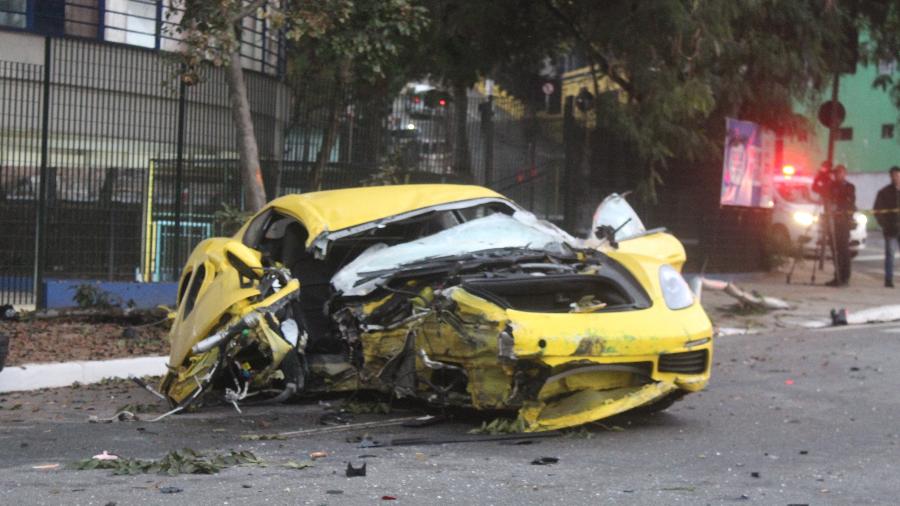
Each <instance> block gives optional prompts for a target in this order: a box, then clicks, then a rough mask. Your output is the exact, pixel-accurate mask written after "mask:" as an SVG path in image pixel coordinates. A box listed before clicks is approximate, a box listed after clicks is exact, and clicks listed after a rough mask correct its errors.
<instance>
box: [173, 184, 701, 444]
mask: <svg viewBox="0 0 900 506" xmlns="http://www.w3.org/2000/svg"><path fill="white" fill-rule="evenodd" d="M623 203H624V200H622V199H621V198H619V201H618V202H612V203H610V204H611V205H610V206H609V207H610V209H611V210H610V212H609V213H605V212H604V206H603V205H601V207H600V209H598V216H595V224H597V223H599V224H601V226H599V227H598V231H599V232H600V236H601V237H600V238H598V237H596V236H595V235H593V234H592V237H591V238H589V239H577V238H575V237H572V236H570V235H569V234H567V233H565V232H563V231H562V230H560V229H559V228H557V227H556V226H554V225H552V224H550V223H547V222H544V221H541V220H538V219H537V218H536V217H535V216H534V215H532V214H531V213H529V212H527V211H525V210H523V209H522V208H520V207H519V206H517V205H516V204H515V203H513V202H512V201H510V200H508V199H506V198H505V197H503V196H502V195H499V194H497V193H495V192H493V191H491V190H488V189H486V188H481V187H477V186H457V185H407V186H381V187H367V188H353V189H346V190H334V191H323V192H316V193H307V194H302V195H288V196H285V197H281V198H279V199H276V200H274V201H272V202H271V203H270V204H269V205H268V206H266V207H265V208H264V209H263V210H262V211H260V212H259V213H257V214H256V215H255V216H254V217H253V218H251V219H250V220H249V221H248V222H247V223H246V224H245V225H244V226H243V227H242V228H241V229H240V230H239V231H238V232H237V234H236V235H235V236H234V237H232V238H213V239H208V240H206V241H203V242H202V243H200V244H199V245H198V246H197V247H196V249H195V250H194V251H193V253H192V254H191V256H190V258H189V260H188V262H187V265H186V266H185V268H184V271H183V273H182V275H181V278H180V284H179V289H178V309H177V315H176V317H175V320H174V322H173V325H172V330H171V335H170V339H171V346H172V350H171V356H170V360H169V364H168V374H167V375H166V376H165V377H164V379H163V381H162V384H161V390H162V393H163V394H164V395H165V396H166V397H167V398H168V399H169V400H170V402H171V403H172V405H173V407H174V409H175V410H178V409H183V408H185V407H187V406H188V405H190V404H191V403H193V402H198V401H200V400H202V399H209V398H214V399H218V400H225V401H226V402H230V403H232V404H234V405H235V407H238V409H239V403H241V402H242V401H244V400H245V399H249V398H251V397H253V396H258V397H261V398H270V399H272V398H274V399H275V400H284V399H287V398H289V397H293V396H296V395H303V394H310V393H316V392H325V391H327V392H335V391H349V390H359V389H370V390H378V391H382V392H390V393H392V394H393V395H396V396H400V397H403V396H412V397H416V398H419V399H423V400H425V401H427V402H430V403H434V404H438V405H447V406H470V407H474V408H477V409H500V410H506V409H509V410H518V412H519V417H520V419H521V420H522V422H524V425H525V427H527V429H528V430H531V431H540V430H551V429H558V428H563V427H570V426H575V425H580V424H583V423H587V422H591V421H594V420H599V419H601V418H604V417H608V416H611V415H614V414H617V413H621V412H623V411H627V410H630V409H633V408H638V407H645V408H646V409H664V408H665V407H668V406H669V405H671V403H672V402H673V401H674V400H676V399H678V398H679V397H681V396H682V395H684V394H685V393H687V392H693V391H697V390H700V389H702V388H703V387H704V386H705V385H706V383H707V380H708V378H709V370H710V363H711V358H712V326H711V324H710V321H709V319H708V318H707V316H706V314H705V313H704V311H703V309H702V308H701V306H700V304H699V301H697V300H696V298H695V297H694V295H693V293H692V292H691V290H690V288H689V286H688V284H687V283H686V282H685V281H684V279H683V278H682V276H681V274H680V273H679V270H680V268H681V265H682V264H683V262H684V259H685V257H684V249H683V248H682V246H681V244H680V243H679V242H678V241H677V240H676V239H675V238H674V237H672V236H671V235H668V234H665V233H664V232H662V231H655V232H654V231H650V232H647V231H645V230H643V225H640V224H639V220H638V219H637V217H636V216H630V217H625V216H627V215H628V212H631V213H632V214H633V211H631V209H630V207H627V204H624V206H625V207H626V208H627V209H626V212H624V213H622V212H621V205H622V204H623ZM604 204H607V202H604ZM613 204H615V205H613ZM616 206H618V209H616ZM623 217H624V218H623ZM616 219H623V221H624V223H616V222H615V220H616ZM604 220H606V221H605V222H606V223H609V224H608V225H602V224H603V223H604ZM611 220H612V221H611ZM614 225H615V226H614ZM636 225H639V226H636ZM623 231H625V232H628V234H626V236H625V237H623V235H622V232H623ZM628 235H630V237H628Z"/></svg>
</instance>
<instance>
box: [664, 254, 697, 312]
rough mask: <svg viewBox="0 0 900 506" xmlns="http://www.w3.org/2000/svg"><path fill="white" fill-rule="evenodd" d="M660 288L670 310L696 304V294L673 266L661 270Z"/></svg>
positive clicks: (665, 266) (666, 266)
mask: <svg viewBox="0 0 900 506" xmlns="http://www.w3.org/2000/svg"><path fill="white" fill-rule="evenodd" d="M659 286H660V287H662V294H663V300H665V301H666V306H668V307H669V309H672V310H675V309H684V308H686V307H689V306H691V305H692V304H693V303H694V293H693V292H691V287H690V286H688V284H687V281H685V280H684V277H683V276H682V275H681V274H680V273H679V272H678V271H676V270H675V268H673V267H672V266H671V265H668V264H666V265H663V266H662V267H660V268H659Z"/></svg>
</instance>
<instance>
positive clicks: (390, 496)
mask: <svg viewBox="0 0 900 506" xmlns="http://www.w3.org/2000/svg"><path fill="white" fill-rule="evenodd" d="M381 500H382V501H396V500H397V498H396V497H394V496H392V495H383V496H381Z"/></svg>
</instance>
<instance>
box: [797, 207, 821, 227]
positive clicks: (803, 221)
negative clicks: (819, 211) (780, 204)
mask: <svg viewBox="0 0 900 506" xmlns="http://www.w3.org/2000/svg"><path fill="white" fill-rule="evenodd" d="M793 218H794V222H795V223H797V224H798V225H802V226H804V227H808V226H810V225H812V224H813V223H815V222H816V215H814V214H813V213H811V212H808V211H796V212H794V216H793Z"/></svg>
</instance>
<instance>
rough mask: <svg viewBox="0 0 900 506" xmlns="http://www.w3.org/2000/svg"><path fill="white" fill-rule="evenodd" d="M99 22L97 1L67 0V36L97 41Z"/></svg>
mask: <svg viewBox="0 0 900 506" xmlns="http://www.w3.org/2000/svg"><path fill="white" fill-rule="evenodd" d="M99 21H100V8H99V6H98V4H97V0H66V35H74V36H76V37H90V38H92V39H95V38H97V36H98V35H97V29H98V28H99V26H98V25H99Z"/></svg>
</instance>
